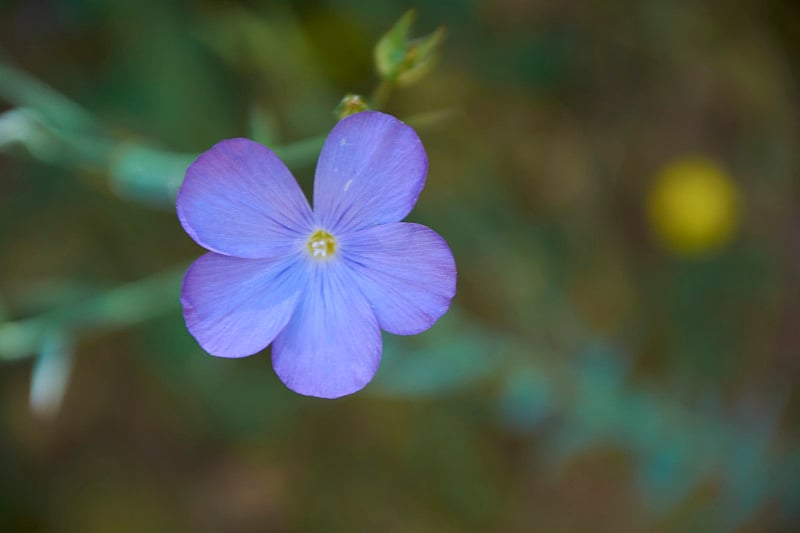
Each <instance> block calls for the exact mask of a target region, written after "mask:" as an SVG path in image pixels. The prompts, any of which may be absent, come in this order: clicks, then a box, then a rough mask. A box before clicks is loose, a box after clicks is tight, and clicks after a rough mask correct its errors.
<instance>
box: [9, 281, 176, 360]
mask: <svg viewBox="0 0 800 533" xmlns="http://www.w3.org/2000/svg"><path fill="white" fill-rule="evenodd" d="M185 271H186V267H185V266H181V267H179V268H174V269H170V270H167V271H165V272H161V273H159V274H155V275H153V276H150V277H147V278H144V279H142V280H139V281H135V282H132V283H128V284H127V285H122V286H121V287H117V288H115V289H111V290H109V291H108V292H105V293H103V294H100V295H98V296H95V297H93V298H89V299H88V300H85V301H83V302H78V303H73V304H67V305H63V306H60V307H56V308H55V309H52V310H50V311H47V312H45V313H42V314H40V315H38V316H35V317H32V318H26V319H23V320H18V321H16V322H6V323H4V324H0V360H7V361H11V360H17V359H24V358H26V357H30V356H33V355H36V353H37V352H38V351H39V349H40V347H41V345H42V342H44V339H46V338H47V335H48V334H49V333H50V332H51V331H54V330H59V331H69V332H75V331H80V330H82V329H87V328H91V329H92V330H98V329H103V330H115V329H120V328H123V327H126V326H130V325H132V324H137V323H139V322H142V321H144V320H147V319H150V318H153V317H156V316H158V315H161V314H163V313H166V312H168V311H171V310H173V309H175V308H177V307H178V304H179V302H180V298H179V297H178V294H179V293H180V283H181V279H182V278H183V275H184V272H185Z"/></svg>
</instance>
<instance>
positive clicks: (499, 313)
mask: <svg viewBox="0 0 800 533" xmlns="http://www.w3.org/2000/svg"><path fill="white" fill-rule="evenodd" d="M407 7H409V6H407V5H405V4H401V3H397V2H387V3H381V4H368V3H363V2H358V1H356V0H329V1H324V2H297V3H289V2H271V3H257V2H254V3H246V4H245V3H234V4H226V3H219V2H212V1H205V2H197V3H191V4H190V3H161V2H155V1H146V2H133V1H123V2H102V1H91V2H88V1H83V2H63V3H49V2H31V1H12V2H8V3H4V4H2V5H0V49H2V50H3V53H2V54H0V113H2V115H0V149H2V150H3V153H4V154H5V155H3V156H2V158H0V176H1V177H0V246H2V250H3V251H4V253H3V256H2V257H3V260H2V261H0V311H2V312H1V313H0V319H2V320H4V322H0V339H5V340H6V341H7V339H9V338H11V337H10V336H9V334H8V331H9V328H11V329H13V328H17V327H19V326H20V325H23V326H24V325H25V324H33V326H31V327H30V328H31V331H33V330H35V331H34V332H33V333H32V334H31V335H32V337H25V338H23V337H24V335H23V337H20V338H22V341H20V342H21V345H23V347H24V350H23V349H20V348H19V346H17V347H16V348H15V349H14V350H13V351H14V353H19V354H21V353H23V352H24V353H25V355H32V354H35V353H36V352H37V351H38V350H40V349H41V348H42V346H41V345H39V344H38V343H39V342H40V341H41V340H42V339H44V338H47V335H48V334H50V333H51V332H52V331H54V329H53V328H54V327H56V330H58V331H60V329H59V328H66V329H68V330H69V333H70V334H73V333H76V334H78V335H76V336H75V337H74V340H76V341H77V342H76V344H75V346H74V350H75V360H74V365H75V366H74V368H73V369H72V379H71V382H70V384H69V385H68V389H67V392H66V396H65V398H64V403H63V406H62V408H61V411H60V412H59V414H58V416H57V417H56V418H55V419H53V420H51V421H49V422H47V421H44V420H41V419H38V418H35V417H34V416H33V415H32V414H31V413H30V411H29V409H28V387H29V378H30V373H31V369H32V365H31V364H30V363H29V362H28V361H20V362H16V363H5V364H4V365H3V366H2V367H0V390H2V391H3V392H2V400H3V402H2V405H3V409H2V411H1V412H0V457H2V458H3V467H4V476H3V477H2V479H0V491H2V492H1V493H2V495H3V497H2V498H0V529H2V530H8V531H24V530H59V531H107V530H109V529H114V530H131V531H141V530H147V531H176V530H199V531H219V530H233V531H263V530H271V531H294V530H328V531H337V530H342V531H352V530H384V531H393V530H396V531H442V530H476V531H498V530H499V531H529V530H531V529H533V530H537V531H563V530H578V531H586V530H597V529H601V530H612V531H641V530H649V529H661V530H668V531H686V530H733V529H745V530H753V531H772V530H792V529H794V528H795V524H796V523H797V520H798V515H797V509H798V503H800V502H798V494H800V486H799V485H798V480H800V449H798V444H797V443H798V442H799V441H798V436H800V431H799V429H800V423H799V422H800V419H799V418H798V413H800V411H798V397H797V393H796V392H795V391H796V390H797V380H798V377H797V376H798V375H800V373H798V370H800V364H798V358H797V354H798V353H800V337H799V336H798V333H797V327H796V324H797V321H798V320H800V304H799V303H798V302H800V286H799V285H798V282H797V275H796V273H797V271H798V268H800V240H799V239H798V237H797V235H798V228H799V227H800V213H798V203H797V202H796V195H797V186H796V184H797V179H796V178H797V175H798V171H800V163H799V162H798V155H797V150H796V147H797V146H798V141H800V138H799V137H800V131H798V128H797V124H796V121H795V120H794V119H793V117H796V116H798V94H799V93H798V81H799V80H800V77H799V76H798V69H797V65H798V62H797V59H798V57H797V50H798V47H797V44H798V41H797V33H796V32H795V31H794V29H795V28H794V26H793V25H792V24H791V22H790V21H792V20H798V17H799V16H800V12H798V9H797V6H796V4H795V3H793V2H788V1H781V0H770V1H768V2H762V3H759V4H743V3H732V4H726V5H724V6H721V5H718V4H713V3H707V2H697V3H693V4H677V3H672V2H666V1H657V0H648V1H645V2H627V1H620V2H612V3H604V4H596V5H591V6H589V5H581V6H579V5H577V4H575V5H572V4H566V5H565V4H562V3H556V2H537V3H525V2H509V1H500V2H494V3H477V2H471V1H448V2H441V3H436V4H430V5H426V6H421V9H420V10H419V12H418V21H417V26H416V27H415V32H416V33H415V34H417V35H425V34H428V33H430V32H431V31H433V30H434V29H435V28H436V27H438V26H440V25H444V26H446V27H447V29H448V39H447V41H446V46H445V48H444V50H443V56H442V58H441V60H440V62H439V63H438V65H437V67H436V68H435V69H434V70H433V71H432V73H431V74H430V75H429V76H428V77H427V78H426V79H424V80H423V81H421V82H420V83H419V84H417V85H415V86H413V87H409V88H405V89H402V90H397V91H394V92H393V93H392V99H391V100H390V101H389V104H388V107H387V111H388V112H391V113H393V114H395V115H397V116H400V117H414V116H416V117H419V116H421V115H422V116H425V115H427V116H428V117H431V116H434V117H437V118H441V117H444V118H446V120H434V121H419V122H416V121H415V122H414V125H415V126H416V127H417V128H418V130H419V132H420V135H421V136H422V139H423V141H424V143H425V146H426V149H427V151H428V155H429V158H430V171H429V176H428V184H427V186H426V189H425V191H424V192H423V194H422V196H421V198H420V201H419V205H418V207H417V209H416V210H415V211H414V213H413V214H412V215H411V219H413V220H416V221H419V222H421V223H424V224H426V225H429V226H431V227H433V228H434V229H436V230H437V231H438V232H440V233H441V234H442V235H443V236H445V238H446V239H447V240H448V242H449V243H450V245H451V246H452V248H453V251H454V254H455V256H456V260H457V263H458V266H459V292H458V296H457V298H456V300H455V304H454V309H453V310H452V311H451V313H450V314H449V315H448V316H446V317H445V318H443V319H442V321H441V322H440V323H439V324H437V325H436V326H435V327H434V328H433V329H432V330H430V331H429V332H426V333H425V334H423V335H420V336H417V337H412V338H399V337H393V336H389V335H386V336H385V345H386V347H385V354H384V356H385V360H384V362H383V365H382V367H381V370H380V372H379V374H378V376H377V377H376V379H375V382H374V383H373V384H371V385H370V386H369V387H368V388H367V389H366V390H365V391H364V392H362V393H360V394H358V395H355V396H353V397H351V398H346V399H343V400H340V401H336V402H321V401H316V400H312V399H308V398H302V397H297V396H295V395H293V394H292V393H290V392H289V391H287V390H285V388H284V387H283V386H282V385H281V384H280V383H279V382H278V380H277V378H276V377H275V376H274V375H273V373H272V371H271V370H270V368H269V360H268V356H267V354H261V355H258V356H255V357H252V358H249V359H246V360H241V361H222V360H219V359H215V358H211V357H208V356H207V355H205V354H203V353H202V352H201V350H200V349H199V348H198V347H197V346H196V344H195V343H194V341H193V340H192V339H191V337H190V336H189V335H188V333H187V332H186V330H185V327H184V326H183V323H182V320H181V317H180V312H179V305H178V300H177V284H178V282H179V278H180V272H181V269H180V268H179V267H177V266H178V265H182V264H185V263H186V262H188V261H190V260H191V259H193V258H194V257H196V256H197V255H199V253H200V250H199V249H198V248H197V247H196V246H195V245H194V244H193V243H191V241H190V239H188V237H186V236H185V235H184V234H183V233H182V231H181V229H180V227H179V224H178V223H177V221H176V219H175V217H174V214H173V213H172V212H171V211H170V210H169V208H170V205H171V198H172V194H174V191H175V190H176V187H177V186H178V185H179V183H180V178H181V173H182V168H183V166H184V165H185V164H186V162H187V161H190V160H191V158H192V157H193V155H194V154H196V153H199V152H201V151H203V150H205V149H207V148H208V147H209V146H210V145H211V144H213V143H214V142H216V141H218V140H219V139H221V138H226V137H232V136H251V137H255V138H258V139H259V140H260V141H262V142H266V143H267V144H269V145H270V146H273V147H276V149H277V150H278V151H279V152H280V153H281V156H282V157H283V158H284V159H285V160H286V161H287V163H288V164H289V166H290V168H292V170H293V171H294V172H296V174H297V176H298V178H299V179H300V181H301V183H302V185H303V186H304V188H305V189H306V190H309V189H310V185H311V176H312V173H313V161H314V160H315V158H316V153H315V152H316V151H317V150H318V148H319V146H320V142H321V137H320V136H324V135H325V133H326V132H327V131H328V130H329V128H330V127H331V126H332V125H333V123H334V120H335V118H334V115H333V110H334V108H335V106H336V105H337V103H338V102H339V100H340V98H341V97H342V95H344V94H345V93H349V92H356V93H359V94H365V95H368V94H370V93H371V91H372V89H373V88H374V87H375V85H376V83H377V79H376V75H375V73H374V72H373V68H372V65H371V59H372V49H371V47H372V45H373V44H374V43H376V42H377V41H378V38H379V37H380V35H381V34H382V33H383V32H384V31H385V30H386V29H388V28H389V27H390V26H391V25H392V24H393V23H394V22H395V21H396V19H397V18H398V17H399V16H400V15H401V14H402V13H403V12H404V11H405V10H406V9H407ZM9 68H14V69H15V70H13V71H9V70H8V69H9ZM37 80H38V81H37ZM452 109H455V110H456V111H455V112H452V113H446V114H445V115H439V112H440V111H441V110H452ZM6 139H8V140H6ZM281 150H282V151H281ZM698 154H699V155H701V156H703V157H705V158H707V159H708V160H711V161H714V162H716V163H717V164H719V165H721V166H722V167H723V168H725V169H726V171H727V172H728V173H729V176H728V177H729V179H730V181H731V183H732V184H733V186H734V187H735V188H736V190H738V191H739V193H740V196H741V201H742V206H741V212H740V220H739V226H738V230H737V231H736V232H735V233H734V234H733V235H732V236H731V240H730V241H728V242H727V243H724V244H722V245H721V246H720V247H719V248H717V249H714V250H710V251H709V253H707V254H705V255H702V256H700V257H697V256H687V255H684V254H681V253H677V254H675V253H672V252H670V250H669V249H665V248H664V247H663V246H661V245H660V241H659V235H658V231H659V230H658V228H654V227H651V226H650V223H649V222H648V219H647V216H646V199H647V195H648V192H649V191H650V190H651V187H652V186H653V183H654V182H655V180H656V179H657V177H658V175H659V172H660V171H661V170H662V169H664V168H665V167H668V166H669V165H670V164H671V163H673V162H676V161H681V160H683V159H684V158H686V157H689V156H695V155H698ZM165 206H166V207H167V209H166V210H163V209H154V207H161V208H163V207H165ZM175 268H177V270H170V269H175ZM159 272H166V273H165V274H159ZM162 276H163V277H162ZM109 302H110V303H109ZM109 306H111V307H109ZM3 347H5V348H3ZM0 349H4V350H5V352H4V353H5V354H8V353H11V350H9V349H8V345H6V344H2V343H0Z"/></svg>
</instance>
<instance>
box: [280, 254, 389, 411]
mask: <svg viewBox="0 0 800 533" xmlns="http://www.w3.org/2000/svg"><path fill="white" fill-rule="evenodd" d="M381 346H382V344H381V333H380V329H378V324H377V321H376V320H375V316H374V315H373V313H372V310H371V309H370V306H369V303H368V302H367V301H366V299H365V298H364V296H363V295H362V294H361V292H360V291H359V290H358V287H357V286H355V285H354V283H353V280H352V279H350V277H349V275H348V272H347V270H346V269H345V268H344V265H343V264H342V263H341V262H338V263H337V262H335V260H334V261H330V262H328V263H325V264H321V265H313V266H312V267H311V271H310V278H309V283H308V286H307V289H306V291H305V294H304V295H303V296H302V298H301V300H300V302H299V303H298V306H297V309H296V310H295V313H294V315H293V316H292V319H291V320H290V321H289V324H288V325H287V326H286V328H285V329H284V330H283V331H282V332H281V333H280V334H279V335H278V337H277V338H276V339H275V342H274V343H273V345H272V366H273V367H274V368H275V373H277V374H278V377H280V379H281V381H283V382H284V383H285V384H286V386H287V387H289V388H290V389H292V390H293V391H295V392H297V393H300V394H305V395H307V396H317V397H320V398H338V397H340V396H344V395H346V394H351V393H353V392H356V391H358V390H360V389H362V388H363V387H364V386H365V385H366V384H367V383H369V381H370V380H371V379H372V377H373V376H374V375H375V372H377V371H378V364H379V363H380V357H381Z"/></svg>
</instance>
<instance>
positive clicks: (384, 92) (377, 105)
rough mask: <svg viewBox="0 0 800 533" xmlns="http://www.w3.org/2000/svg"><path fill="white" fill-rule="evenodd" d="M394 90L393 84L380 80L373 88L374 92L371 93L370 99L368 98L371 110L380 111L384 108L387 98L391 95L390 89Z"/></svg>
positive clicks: (387, 101)
mask: <svg viewBox="0 0 800 533" xmlns="http://www.w3.org/2000/svg"><path fill="white" fill-rule="evenodd" d="M393 88H394V83H392V82H390V81H386V80H381V82H380V83H379V84H378V86H377V87H375V91H374V92H373V93H372V97H370V99H369V100H370V103H372V108H373V109H376V110H379V111H380V110H381V109H384V108H385V107H386V104H388V103H389V97H390V96H391V95H392V89H393Z"/></svg>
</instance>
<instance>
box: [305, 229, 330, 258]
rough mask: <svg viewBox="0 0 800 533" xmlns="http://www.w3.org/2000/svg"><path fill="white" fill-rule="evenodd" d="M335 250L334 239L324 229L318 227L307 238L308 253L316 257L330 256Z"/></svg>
mask: <svg viewBox="0 0 800 533" xmlns="http://www.w3.org/2000/svg"><path fill="white" fill-rule="evenodd" d="M335 251H336V239H334V238H333V235H331V234H330V233H328V232H327V231H325V230H324V229H318V230H317V231H315V232H314V233H312V234H311V237H309V239H308V253H310V254H311V257H314V258H316V259H325V258H326V257H330V256H332V255H333V253H334V252H335Z"/></svg>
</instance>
